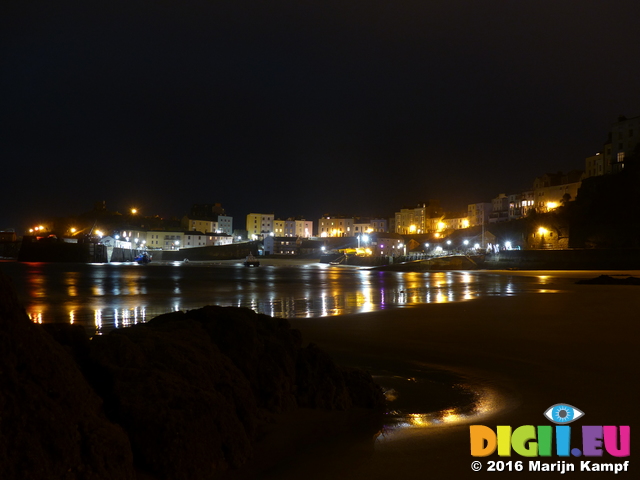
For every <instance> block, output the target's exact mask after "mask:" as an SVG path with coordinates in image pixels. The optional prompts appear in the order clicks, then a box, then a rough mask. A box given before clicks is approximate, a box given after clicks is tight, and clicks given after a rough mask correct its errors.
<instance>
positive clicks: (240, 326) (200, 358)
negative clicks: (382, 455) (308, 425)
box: [0, 284, 384, 480]
mask: <svg viewBox="0 0 640 480" xmlns="http://www.w3.org/2000/svg"><path fill="white" fill-rule="evenodd" d="M2 286H3V289H2V298H0V300H1V302H0V315H1V316H0V318H1V321H0V327H1V328H0V347H2V352H3V362H2V364H1V365H0V368H1V375H0V387H1V389H0V409H1V410H0V412H1V414H2V416H1V418H2V423H1V424H0V425H1V427H2V428H1V429H0V474H3V475H2V476H0V478H21V477H22V478H35V479H38V478H78V479H84V478H86V479H94V478H95V479H100V478H118V479H127V478H131V477H132V471H133V470H132V468H133V467H132V465H133V464H135V465H136V466H137V467H138V469H139V470H140V471H142V472H147V473H150V474H152V475H154V476H155V477H157V478H163V479H168V480H173V479H191V478H198V479H200V478H202V479H206V478H212V477H213V476H214V475H215V473H216V472H218V471H220V470H224V469H227V468H229V467H240V466H242V465H244V464H246V463H247V462H248V461H249V460H250V459H251V457H252V455H253V445H254V444H255V442H256V440H257V438H258V437H259V436H260V435H261V432H263V431H264V428H265V427H266V426H267V424H268V422H270V421H271V417H272V415H273V414H276V413H282V412H291V411H292V410H294V409H296V408H297V407H310V408H321V409H328V410H346V409H348V408H350V407H352V406H356V407H365V408H376V407H382V406H383V405H384V398H383V395H382V392H381V390H380V388H379V387H378V386H377V385H375V384H374V382H373V380H372V378H371V376H370V375H369V374H367V373H366V372H362V371H360V370H356V369H341V368H339V367H338V366H336V365H335V364H334V363H333V361H332V360H331V359H330V358H329V357H328V355H327V354H325V353H324V352H322V351H321V350H320V349H319V348H318V347H316V346H315V345H309V346H307V347H306V348H302V347H301V345H302V340H301V335H300V332H298V331H297V330H293V329H291V328H290V326H289V323H288V322H287V321H286V320H282V319H277V318H272V317H269V316H266V315H260V314H256V313H255V312H253V311H252V310H249V309H240V308H231V307H228V308H227V307H212V306H209V307H204V308H201V309H198V310H192V311H189V312H186V313H183V312H175V313H171V314H166V315H161V316H159V317H156V318H154V319H153V320H151V321H150V322H148V323H146V324H139V325H135V326H133V327H129V328H122V329H116V330H113V331H111V332H110V333H109V334H107V335H99V336H96V337H94V338H93V339H92V340H89V338H88V337H87V335H86V333H85V332H84V331H83V330H82V328H81V327H78V326H75V325H60V324H57V325H55V324H54V325H46V326H45V328H44V329H43V328H41V327H39V326H37V325H34V324H32V323H31V322H30V321H29V319H28V318H27V317H26V315H25V313H24V311H23V310H22V309H21V308H20V307H19V306H18V304H17V302H16V300H15V297H14V296H12V294H9V293H7V291H8V290H7V288H4V284H3V285H2ZM45 330H46V332H48V333H49V334H51V335H52V336H53V337H54V338H55V339H56V340H57V341H58V342H59V343H56V342H55V341H54V340H53V339H52V338H51V337H50V336H49V335H47V333H46V332H45ZM74 360H75V362H74ZM78 367H80V368H79V369H78ZM80 371H82V374H84V378H83V377H82V374H81V373H80ZM92 388H93V390H92ZM94 392H95V393H97V394H98V395H99V396H100V397H102V400H103V402H104V412H105V413H106V417H107V418H108V419H109V420H110V421H112V422H115V423H117V424H118V425H119V426H121V427H122V429H124V431H125V432H126V435H128V437H129V438H128V440H127V438H126V436H125V434H124V433H123V431H122V430H121V429H120V427H116V426H115V425H114V424H112V423H109V421H108V420H107V418H105V416H104V415H103V413H102V408H101V404H100V399H99V398H98V396H97V395H96V394H95V393H94ZM269 429H273V424H271V425H270V426H269Z"/></svg>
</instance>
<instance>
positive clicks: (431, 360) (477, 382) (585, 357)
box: [259, 272, 640, 479]
mask: <svg viewBox="0 0 640 480" xmlns="http://www.w3.org/2000/svg"><path fill="white" fill-rule="evenodd" d="M528 274H529V273H527V272H523V273H522V275H528ZM625 274H627V275H628V274H629V273H628V272H625ZM548 286H549V288H548V290H547V291H546V293H528V294H523V295H519V296H517V297H506V298H505V297H493V298H492V297H489V298H481V299H477V300H475V301H473V302H461V303H450V304H429V305H418V306H410V307H404V308H398V309H394V310H393V311H381V312H372V313H366V314H355V315H345V316H339V317H327V318H322V319H317V318H316V319H314V320H313V321H308V320H305V319H295V320H291V323H292V325H293V326H294V327H296V328H299V329H300V330H301V331H302V333H303V336H304V338H305V340H306V341H312V342H314V343H317V344H318V345H319V346H320V347H321V348H323V349H325V350H327V351H329V352H330V353H331V354H332V355H333V357H334V359H335V360H336V361H338V362H339V363H342V364H347V365H356V366H362V367H365V368H369V369H370V370H371V371H372V372H373V373H374V374H376V375H378V376H379V378H380V382H381V383H382V384H383V385H384V383H385V379H389V378H393V377H399V378H417V379H418V381H422V382H423V383H424V382H425V381H427V380H428V377H429V375H433V372H434V370H435V371H437V370H439V369H441V370H443V371H449V372H452V373H454V374H456V375H458V376H460V377H461V378H463V379H464V380H465V381H466V382H467V384H468V385H469V386H471V387H472V388H477V389H478V390H479V391H480V390H482V391H484V392H485V393H487V392H489V393H490V395H489V397H490V398H489V403H488V404H487V405H484V406H483V408H482V409H481V410H483V411H481V413H480V415H478V416H476V417H472V418H463V417H462V416H457V418H456V415H451V416H449V418H448V419H445V421H440V422H439V423H438V424H431V425H427V426H419V425H415V424H414V425H412V426H409V425H406V426H404V427H397V426H393V425H391V428H390V429H389V430H388V431H385V432H383V434H382V435H379V436H377V437H376V438H375V439H373V438H371V439H370V440H369V441H363V442H359V443H358V442H356V443H352V444H350V445H344V444H342V443H340V442H336V443H332V442H324V443H322V444H321V445H318V446H316V447H315V448H313V449H311V450H309V451H308V452H307V453H306V454H300V455H297V456H295V457H292V458H291V459H290V460H287V461H285V462H283V463H282V464H281V465H280V466H279V467H277V468H272V469H270V470H269V471H267V472H263V473H262V474H261V475H260V477H259V478H273V479H275V478H286V479H288V478H292V479H293V478H306V479H325V478H334V479H355V478H368V479H373V478H380V479H383V478H384V479H388V478H401V479H423V478H438V479H440V478H456V479H457V478H467V476H468V477H469V478H478V476H485V475H489V474H491V475H495V474H496V472H493V473H489V472H486V471H485V470H484V469H483V471H482V472H479V473H476V472H473V471H472V470H471V468H470V465H471V462H472V461H473V460H476V458H474V457H471V456H470V451H469V424H483V425H487V426H490V427H493V428H495V426H496V425H511V426H512V427H513V428H514V429H515V428H516V427H518V426H520V425H550V424H551V423H550V422H549V421H548V420H547V419H546V418H545V417H544V416H543V412H544V411H545V410H546V409H547V408H548V407H550V406H551V405H553V404H556V403H569V404H570V405H573V406H575V407H577V408H579V409H581V410H582V411H583V412H584V413H585V417H584V418H583V419H582V420H578V421H576V422H575V423H574V424H573V426H574V430H575V431H576V433H575V435H576V436H577V439H578V441H579V440H580V438H581V437H580V427H581V426H582V425H638V420H639V417H640V414H639V412H638V409H637V408H636V405H637V404H638V401H639V400H640V387H639V386H638V382H637V378H638V375H637V365H638V359H639V357H640V355H639V352H640V350H639V347H640V342H639V339H640V326H639V324H638V322H639V315H638V312H640V290H639V289H638V287H636V286H617V285H616V286H600V285H569V286H568V285H567V284H566V283H563V284H562V288H561V289H556V288H554V283H553V280H551V281H550V283H549V285H548ZM427 392H428V389H426V390H425V393H424V397H425V398H424V399H423V402H422V401H418V402H416V401H415V399H413V401H412V405H411V406H412V408H413V409H415V411H414V412H409V411H405V412H404V413H415V414H425V413H428V412H429V409H430V405H431V404H432V403H433V400H434V399H433V398H429V394H428V393H427ZM398 394H399V395H400V396H402V395H403V391H402V390H399V392H398ZM435 395H437V393H435ZM421 405H422V406H423V407H424V408H422V411H420V406H421ZM409 418H411V416H409ZM415 418H418V419H419V418H427V419H428V418H429V417H428V416H426V417H419V416H415ZM441 418H442V417H441ZM583 420H584V421H583ZM408 423H410V422H408ZM417 423H418V424H419V423H421V422H417ZM422 423H423V424H428V423H429V422H422ZM572 446H579V445H573V444H572ZM632 456H633V450H632ZM489 459H493V460H500V459H502V460H510V459H513V460H523V458H522V457H519V456H517V455H515V454H514V457H513V458H506V457H505V458H500V457H497V456H495V455H494V456H492V457H490V458H489ZM559 459H560V458H558V457H556V456H553V457H550V458H547V459H546V460H548V461H552V462H555V461H557V460H559ZM582 459H583V460H584V458H582ZM627 459H628V458H627ZM481 460H483V463H484V464H485V467H486V462H487V460H488V459H481ZM524 460H527V459H524ZM543 460H544V459H543ZM562 460H566V461H567V462H574V463H576V464H579V460H580V459H579V458H574V457H569V458H563V459H562ZM598 460H600V461H603V462H611V461H616V460H618V459H616V458H613V457H610V456H605V457H603V458H602V459H596V461H598ZM621 460H625V459H621ZM536 473H537V472H533V473H532V472H527V471H526V469H525V471H523V472H517V475H518V476H517V478H522V477H527V476H531V475H535V474H536ZM515 474H516V473H515V472H513V473H511V475H515ZM577 474H580V472H577ZM547 475H559V473H557V472H554V473H547ZM627 475H628V474H627Z"/></svg>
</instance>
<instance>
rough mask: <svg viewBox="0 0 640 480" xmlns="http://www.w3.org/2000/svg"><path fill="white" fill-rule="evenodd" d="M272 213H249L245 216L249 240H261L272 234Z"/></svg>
mask: <svg viewBox="0 0 640 480" xmlns="http://www.w3.org/2000/svg"><path fill="white" fill-rule="evenodd" d="M273 220H274V214H273V213H250V214H249V215H247V234H248V236H249V239H250V240H251V239H254V240H255V239H257V238H262V237H264V236H265V235H270V234H271V233H273Z"/></svg>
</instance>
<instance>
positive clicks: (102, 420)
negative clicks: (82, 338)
mask: <svg viewBox="0 0 640 480" xmlns="http://www.w3.org/2000/svg"><path fill="white" fill-rule="evenodd" d="M0 352H2V355H0V478H3V479H5V478H6V479H19V478H25V479H26V478H28V479H33V480H38V479H54V478H55V479H87V480H89V479H90V480H94V479H96V480H97V479H114V478H118V479H133V478H135V476H134V470H133V456H132V453H131V448H130V445H129V440H128V438H127V436H126V435H125V433H124V431H123V430H122V429H121V428H120V427H119V426H117V425H114V424H113V423H111V422H110V421H108V420H107V418H106V417H105V415H104V413H103V411H102V402H101V400H100V398H99V397H98V396H97V395H96V394H95V392H94V391H93V390H92V389H91V387H90V386H89V385H88V384H87V382H86V381H85V379H84V378H83V376H82V374H81V373H80V371H79V370H78V368H77V366H76V364H75V362H74V361H73V359H72V358H71V357H70V356H69V355H68V354H67V352H65V350H64V349H63V348H62V347H61V346H60V345H59V344H58V343H57V342H55V341H54V340H53V339H52V338H51V337H50V336H49V335H47V334H46V333H45V332H44V331H42V329H41V328H40V327H39V326H37V325H34V324H33V323H32V322H31V321H30V320H29V318H28V317H27V315H26V313H25V312H24V310H23V309H22V307H21V306H20V305H19V304H18V302H17V300H16V297H15V295H14V293H13V289H12V288H11V286H10V283H9V281H8V280H7V279H6V277H4V276H3V275H2V274H0Z"/></svg>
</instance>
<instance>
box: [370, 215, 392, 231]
mask: <svg viewBox="0 0 640 480" xmlns="http://www.w3.org/2000/svg"><path fill="white" fill-rule="evenodd" d="M371 228H372V230H373V231H374V232H380V233H387V232H388V231H389V222H388V221H387V219H386V218H372V219H371Z"/></svg>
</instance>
